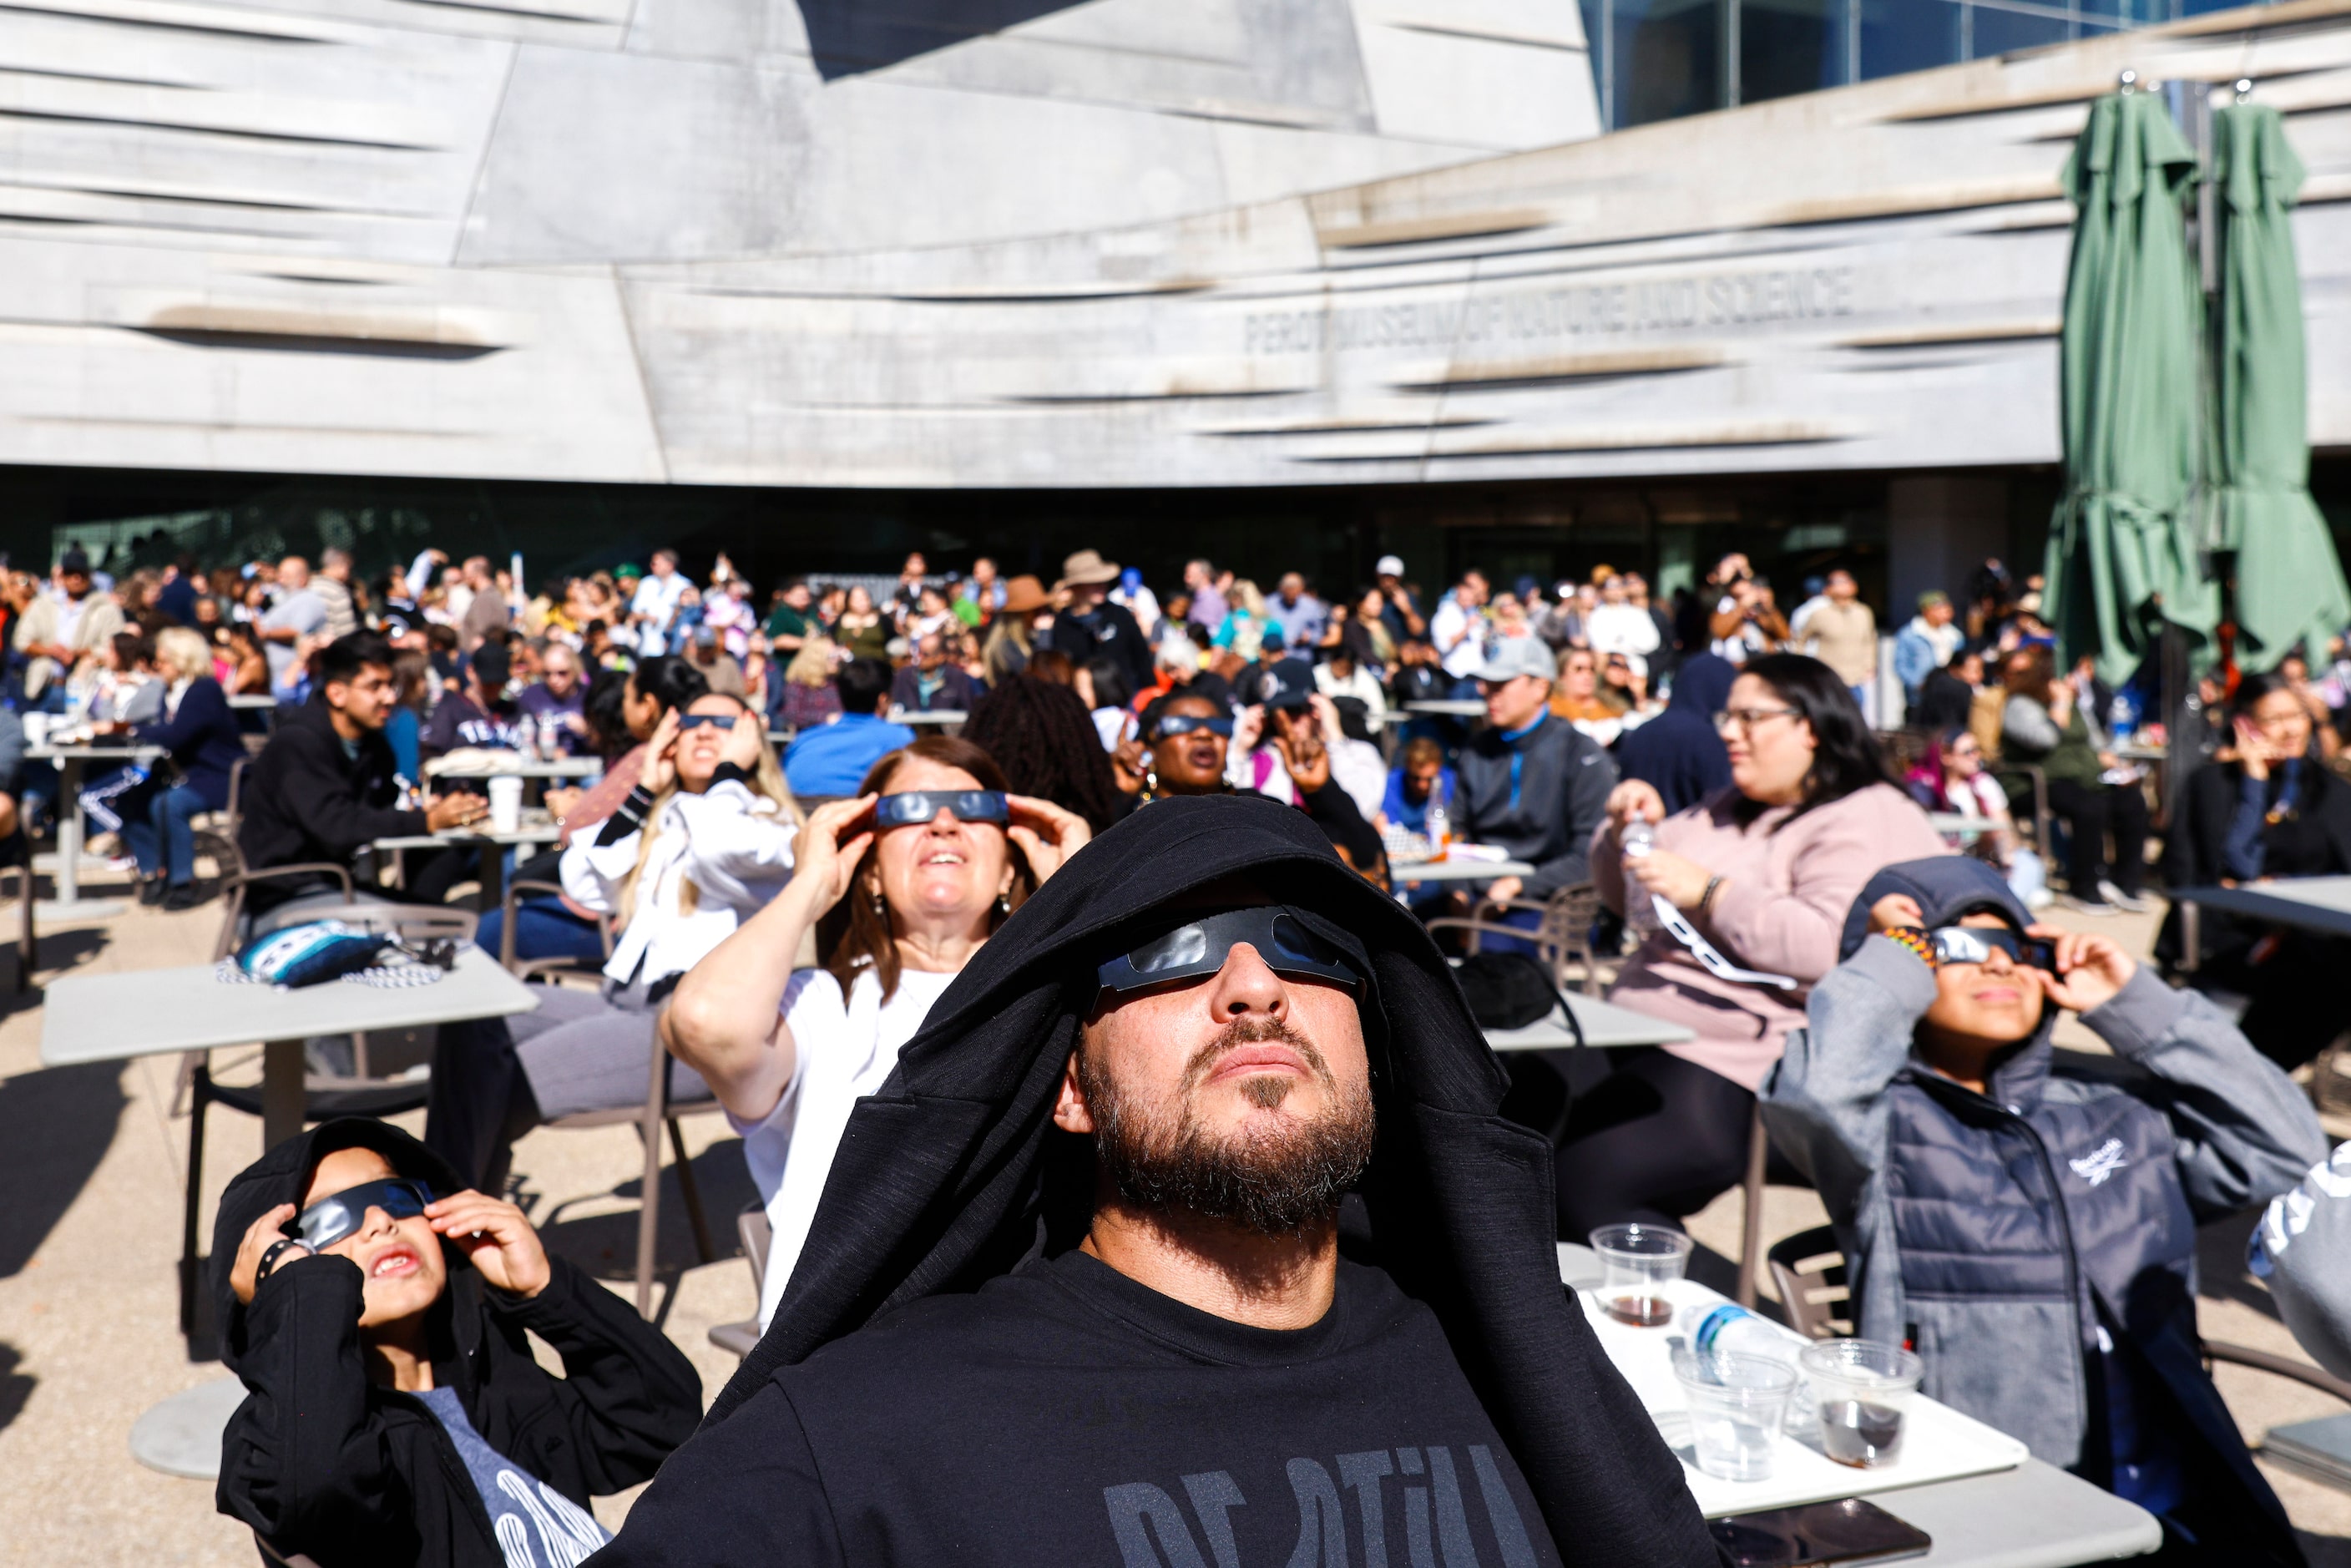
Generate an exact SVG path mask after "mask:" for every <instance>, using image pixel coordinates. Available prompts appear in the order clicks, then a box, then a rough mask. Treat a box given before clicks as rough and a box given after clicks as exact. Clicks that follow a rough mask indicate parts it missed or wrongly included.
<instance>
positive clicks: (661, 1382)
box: [212, 1118, 702, 1568]
mask: <svg viewBox="0 0 2351 1568" xmlns="http://www.w3.org/2000/svg"><path fill="white" fill-rule="evenodd" d="M352 1145H365V1146H367V1147H370V1148H373V1149H376V1150H379V1151H380V1152H381V1153H382V1154H383V1155H384V1156H385V1157H386V1158H387V1159H389V1160H390V1161H391V1162H392V1166H393V1168H394V1169H396V1170H398V1171H400V1172H401V1173H402V1175H404V1176H418V1177H421V1178H423V1180H424V1181H426V1182H427V1183H429V1184H430V1185H431V1186H432V1188H433V1190H434V1193H435V1194H436V1195H439V1194H444V1193H453V1192H455V1191H457V1190H458V1189H459V1185H460V1184H459V1182H458V1179H457V1176H456V1173H455V1171H453V1170H451V1169H450V1168H449V1167H448V1166H446V1165H445V1164H444V1163H443V1162H442V1160H441V1158H440V1156H438V1155H434V1154H433V1153H432V1152H431V1151H429V1150H428V1149H426V1148H425V1147H424V1145H422V1144H420V1143H418V1142H417V1141H416V1140H415V1139H413V1138H412V1137H410V1136H409V1135H408V1134H405V1133H402V1132H401V1131H400V1130H399V1129H398V1128H396V1127H392V1126H389V1125H387V1124H383V1123H381V1122H373V1121H363V1120H359V1119H356V1118H353V1119H346V1120H342V1121H336V1122H329V1123H328V1124H325V1125H323V1126H320V1127H318V1128H316V1129H314V1130H313V1131H311V1132H309V1133H308V1134H304V1135H303V1136H301V1137H298V1138H288V1139H287V1140H286V1142H284V1143H282V1144H280V1145H277V1147H276V1148H274V1149H272V1150H270V1151H269V1152H268V1153H267V1154H266V1155H263V1156H262V1157H261V1158H260V1160H258V1161H257V1162H256V1163H255V1164H254V1165H252V1166H249V1167H247V1168H246V1170H245V1171H244V1172H243V1173H242V1174H241V1175H239V1176H237V1177H236V1179H235V1181H233V1182H231V1183H230V1184H229V1188H228V1191H227V1192H226V1193H225V1195H224V1196H223V1197H222V1198H221V1207H220V1219H219V1222H218V1224H217V1225H216V1227H215V1228H214V1235H213V1252H212V1275H213V1279H212V1283H213V1291H214V1295H215V1297H216V1298H217V1301H218V1303H219V1310H220V1321H221V1322H223V1323H224V1324H225V1325H226V1329H225V1333H224V1334H223V1337H222V1350H221V1359H222V1360H223V1361H224V1362H225V1363H227V1364H228V1365H229V1366H230V1367H232V1368H233V1369H234V1370H235V1373H236V1375H237V1376H238V1377H240V1378H241V1379H243V1380H244V1383H245V1386H246V1400H245V1403H244V1404H243V1405H241V1406H237V1410H236V1414H235V1415H234V1416H231V1417H230V1418H229V1424H228V1428H227V1430H226V1431H225V1432H224V1433H223V1434H222V1437H221V1470H220V1484H219V1487H218V1490H217V1491H216V1492H215V1494H214V1496H215V1500H216V1501H217V1503H218V1506H219V1508H220V1511H222V1512H223V1513H225V1514H228V1515H230V1516H231V1517H233V1518H235V1519H238V1520H241V1521H244V1522H245V1523H246V1524H247V1525H249V1526H251V1527H252V1528H253V1530H254V1531H255V1532H256V1533H257V1534H259V1535H260V1536H262V1537H263V1538H264V1539H266V1541H268V1542H270V1544H271V1545H273V1546H274V1547H276V1548H277V1550H278V1551H279V1552H282V1553H288V1554H290V1553H293V1552H302V1553H306V1554H308V1556H310V1557H313V1558H315V1559H317V1560H318V1561H319V1563H327V1564H331V1565H332V1568H368V1565H371V1564H377V1563H382V1564H386V1565H390V1564H400V1565H402V1568H426V1565H435V1568H437V1565H440V1564H450V1565H453V1568H503V1565H504V1562H505V1559H504V1557H503V1555H502V1554H501V1553H500V1552H499V1549H498V1543H497V1540H496V1536H494V1535H493V1534H492V1533H491V1529H490V1517H489V1512H488V1511H487V1510H486V1508H484V1507H483V1505H482V1500H481V1496H480V1494H479V1493H478V1492H477V1491H475V1488H474V1483H473V1480H472V1479H470V1478H469V1477H468V1476H467V1474H466V1471H465V1462H464V1460H463V1459H461V1458H459V1457H458V1454H457V1449H456V1447H455V1444H453V1443H452V1442H451V1441H450V1440H449V1437H448V1435H447V1433H446V1432H445V1431H444V1430H443V1428H442V1427H441V1424H440V1423H439V1422H438V1421H437V1420H435V1419H434V1416H433V1415H432V1413H431V1412H430V1411H429V1410H427V1409H426V1408H425V1406H424V1405H423V1402H422V1401H420V1400H418V1399H416V1398H414V1397H413V1396H409V1395H405V1394H401V1393H397V1392H395V1391H393V1390H392V1389H389V1388H381V1387H378V1386H377V1385H374V1384H372V1383H371V1382H369V1381H368V1377H367V1374H366V1372H365V1370H364V1367H363V1363H362V1360H361V1353H360V1335H359V1316H360V1287H361V1284H362V1281H361V1279H360V1270H359V1269H358V1267H357V1266H356V1265H354V1264H352V1263H350V1261H348V1260H344V1259H340V1258H317V1259H308V1260H297V1261H295V1262H292V1263H288V1264H281V1265H280V1266H279V1267H278V1268H277V1270H275V1271H274V1272H272V1273H271V1274H270V1276H269V1277H268V1278H267V1279H266V1280H264V1281H262V1282H261V1287H260V1289H259V1290H257V1291H255V1292H254V1297H253V1302H252V1304H251V1305H250V1306H246V1305H245V1304H243V1303H241V1302H239V1301H237V1299H236V1297H235V1293H234V1292H233V1291H230V1289H229V1286H228V1275H229V1270H230V1268H231V1267H232V1265H233V1264H234V1263H235V1259H236V1250H237V1246H238V1243H239V1242H240V1241H241V1240H242V1239H244V1236H245V1232H246V1229H247V1228H249V1227H250V1226H251V1225H252V1224H253V1222H254V1220H255V1219H256V1218H259V1217H260V1216H261V1215H262V1214H263V1213H265V1212H266V1211H267V1210H268V1209H269V1208H270V1207H273V1206H275V1205H277V1204H279V1203H298V1202H300V1201H301V1192H302V1188H303V1186H304V1185H305V1184H306V1183H307V1182H308V1178H309V1172H310V1170H311V1168H312V1167H313V1166H315V1165H316V1164H317V1163H318V1161H319V1157H320V1156H321V1155H324V1154H326V1153H327V1152H328V1151H329V1150H331V1149H336V1148H346V1147H350V1146H352ZM442 1254H443V1256H444V1258H445V1259H446V1260H448V1264H449V1287H448V1290H447V1291H445V1292H444V1295H443V1297H442V1302H441V1312H440V1315H439V1316H438V1317H437V1320H436V1322H434V1342H435V1344H434V1357H433V1380H434V1384H435V1385H437V1386H441V1387H447V1388H455V1390H456V1391H457V1394H458V1397H459V1398H460V1400H462V1401H463V1403H464V1405H465V1415H466V1417H467V1418H468V1419H469V1420H471V1421H472V1423H473V1425H474V1427H475V1430H476V1431H478V1432H479V1433H480V1434H481V1435H482V1438H483V1440H484V1441H485V1442H486V1443H488V1444H489V1445H490V1447H492V1448H496V1450H497V1451H498V1452H499V1453H500V1454H503V1455H504V1456H505V1457H506V1458H508V1459H511V1460H513V1461H514V1462H515V1463H516V1464H517V1465H519V1466H521V1467H522V1468H523V1469H527V1470H528V1471H529V1472H530V1473H531V1474H533V1475H535V1476H537V1477H538V1479H540V1480H543V1481H545V1482H546V1483H547V1484H548V1485H549V1486H551V1487H553V1488H554V1489H555V1490H558V1491H559V1492H561V1493H562V1494H563V1495H564V1496H566V1497H568V1498H569V1499H571V1500H572V1501H574V1502H576V1503H579V1504H580V1505H581V1506H582V1507H583V1508H584V1507H585V1506H587V1502H588V1499H589V1497H590V1495H591V1494H597V1493H605V1492H616V1491H620V1490H623V1489H624V1488H627V1487H632V1486H634V1485H636V1484H637V1483H638V1482H639V1481H642V1480H645V1479H648V1478H650V1477H651V1476H652V1475H653V1471H654V1470H655V1469H657V1468H658V1467H659V1466H660V1464H661V1462H662V1460H663V1459H664V1458H666V1457H667V1456H668V1455H669V1453H670V1452H671V1451H672V1450H673V1449H674V1448H676V1447H677V1446H678V1445H679V1444H680V1443H682V1442H684V1440H685V1439H686V1437H688V1436H689V1435H691V1434H692V1432H693V1430H694V1426H695V1419H696V1417H697V1416H698V1415H699V1414H700V1412H701V1408H702V1382H701V1379H700V1378H699V1377H697V1376H696V1375H695V1370H694V1367H693V1364H691V1363H689V1362H688V1361H687V1360H686V1359H685V1357H684V1354H681V1353H680V1352H679V1350H678V1349H677V1347H676V1346H674V1345H673V1344H671V1343H669V1341H668V1340H666V1339H664V1338H663V1337H662V1335H661V1333H659V1331H657V1330H655V1329H654V1328H653V1327H652V1326H651V1325H649V1324H647V1323H646V1322H643V1320H641V1319H640V1318H639V1317H638V1316H637V1314H636V1313H635V1312H632V1311H631V1310H630V1308H629V1306H628V1303H627V1302H625V1301H622V1299H621V1298H620V1297H618V1296H616V1295H614V1294H612V1292H611V1291H607V1290H605V1289H604V1288H603V1287H602V1286H601V1285H599V1284H597V1283H596V1282H595V1281H592V1280H590V1279H589V1278H588V1277H587V1276H586V1275H585V1274H582V1273H581V1272H580V1270H578V1269H576V1268H574V1267H573V1266H572V1265H571V1264H569V1262H566V1261H565V1260H562V1259H560V1258H550V1259H549V1263H550V1264H552V1265H553V1268H554V1278H553V1279H552V1280H551V1281H549V1284H548V1287H547V1289H546V1290H544V1291H540V1292H539V1293H538V1295H537V1296H534V1297H531V1298H528V1299H527V1300H526V1299H524V1298H522V1297H518V1296H510V1295H507V1293H506V1292H504V1291H498V1290H496V1289H494V1288H492V1287H491V1286H490V1285H488V1284H487V1283H486V1281H484V1280H483V1279H482V1277H481V1276H480V1275H479V1274H477V1273H475V1271H474V1270H473V1269H472V1267H471V1266H470V1265H468V1264H467V1263H465V1260H464V1256H463V1254H462V1253H460V1252H459V1251H458V1250H457V1249H455V1248H454V1247H450V1246H447V1245H446V1244H444V1247H443V1249H442ZM526 1329H528V1330H529V1331H530V1332H531V1333H536V1334H537V1335H538V1337H539V1338H540V1339H542V1340H545V1341H546V1342H547V1343H549V1345H551V1346H553V1347H554V1349H555V1351H556V1354H559V1355H560V1356H561V1357H562V1358H563V1370H564V1375H563V1376H561V1377H555V1376H552V1375H549V1374H548V1373H547V1372H545V1371H543V1370H542V1369H541V1368H540V1367H539V1365H538V1362H537V1361H535V1360H534V1359H533V1358H532V1356H531V1351H530V1346H529V1344H528V1342H527V1341H526V1339H525V1338H524V1332H523V1331H525V1330H526Z"/></svg>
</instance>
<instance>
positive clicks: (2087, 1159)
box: [2065, 1138, 2130, 1186]
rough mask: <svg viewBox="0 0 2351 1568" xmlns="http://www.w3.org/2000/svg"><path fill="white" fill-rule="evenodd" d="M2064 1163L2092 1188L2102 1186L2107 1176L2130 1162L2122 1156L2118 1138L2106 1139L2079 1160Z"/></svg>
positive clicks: (2121, 1144) (2121, 1143)
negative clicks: (2071, 1167)
mask: <svg viewBox="0 0 2351 1568" xmlns="http://www.w3.org/2000/svg"><path fill="white" fill-rule="evenodd" d="M2065 1163H2066V1164H2067V1165H2069V1166H2073V1167H2074V1175H2075V1176H2080V1177H2081V1178H2082V1179H2083V1180H2084V1181H2086V1182H2088V1183H2089V1184H2090V1185H2091V1186H2101V1185H2103V1184H2104V1183H2105V1179H2106V1178H2107V1177H2108V1176H2112V1175H2114V1174H2115V1173H2116V1171H2118V1170H2120V1169H2122V1168H2123V1166H2126V1165H2128V1164H2130V1161H2129V1160H2127V1159H2126V1158H2125V1157H2124V1155H2123V1141H2122V1140H2121V1139H2120V1138H2108V1139H2107V1140H2106V1141H2105V1143H2103V1144H2100V1145H2098V1146H2097V1147H2096V1148H2095V1149H2092V1150H2091V1151H2090V1152H2089V1153H2088V1154H2086V1155H2083V1156H2082V1157H2081V1158H2080V1159H2078V1160H2067V1161H2066V1162H2065Z"/></svg>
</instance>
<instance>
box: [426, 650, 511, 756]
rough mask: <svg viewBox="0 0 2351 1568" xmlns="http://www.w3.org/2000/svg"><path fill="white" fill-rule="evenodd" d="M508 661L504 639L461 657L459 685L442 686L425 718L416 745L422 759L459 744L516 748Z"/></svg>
mask: <svg viewBox="0 0 2351 1568" xmlns="http://www.w3.org/2000/svg"><path fill="white" fill-rule="evenodd" d="M509 674H510V662H509V660H508V658H507V645H506V644H505V643H483V644H482V645H481V646H480V647H478V648H476V649H475V650H474V652H473V655H472V656H471V657H470V658H468V659H467V660H466V661H465V678H464V682H463V684H462V685H445V686H443V687H442V688H441V700H440V701H438V702H436V703H434V705H433V711H432V713H431V714H430V715H428V716H426V717H425V720H424V728H423V732H422V733H421V734H420V735H419V736H418V737H417V748H418V750H419V751H420V752H421V753H422V754H423V757H424V758H425V759H426V760H427V761H430V760H431V759H432V758H436V757H444V756H446V755H447V754H448V753H450V752H452V751H456V750H458V749H460V748H474V747H478V748H481V749H484V750H490V751H512V750H514V749H516V745H517V737H516V735H515V720H516V719H517V717H518V716H519V715H518V714H517V710H516V708H515V705H514V702H513V700H512V699H511V698H509V697H508V696H507V677H508V675H509Z"/></svg>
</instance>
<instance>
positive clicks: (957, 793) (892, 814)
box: [873, 789, 1012, 829]
mask: <svg viewBox="0 0 2351 1568" xmlns="http://www.w3.org/2000/svg"><path fill="white" fill-rule="evenodd" d="M941 811H953V812H954V813H955V814H956V821H958V822H994V823H995V824H996V825H997V826H998V827H999V828H1000V827H1003V826H1005V825H1006V824H1007V823H1008V822H1010V821H1012V802H1011V800H1009V799H1008V797H1007V796H1006V795H1005V793H1004V791H1003V790H1001V789H906V790H902V791H900V792H899V793H898V794H895V795H884V796H883V797H882V798H881V799H880V800H876V801H874V802H873V826H874V827H875V828H877V829H883V828H912V827H919V826H920V825H921V824H923V823H925V822H928V821H935V820H936V819H937V817H938V814H939V813H940V812H941Z"/></svg>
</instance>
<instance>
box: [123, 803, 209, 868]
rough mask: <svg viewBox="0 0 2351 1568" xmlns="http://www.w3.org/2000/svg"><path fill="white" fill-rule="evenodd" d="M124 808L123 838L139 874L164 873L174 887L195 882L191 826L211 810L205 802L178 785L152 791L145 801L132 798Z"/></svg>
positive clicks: (194, 854)
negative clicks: (127, 844)
mask: <svg viewBox="0 0 2351 1568" xmlns="http://www.w3.org/2000/svg"><path fill="white" fill-rule="evenodd" d="M121 805H122V806H123V808H124V810H123V813H122V837H123V839H124V840H125V841H128V842H129V844H130V845H131V855H132V857H133V858H134V859H136V860H137V861H138V862H139V874H140V875H141V876H153V875H154V874H155V873H156V872H157V871H158V870H159V869H161V870H162V871H164V873H165V875H164V881H165V882H166V883H168V884H169V885H171V886H172V887H180V886H183V885H184V884H185V883H190V882H193V880H195V875H196V833H195V830H194V829H193V828H192V827H190V826H189V825H188V824H189V821H191V820H192V819H193V818H195V817H199V816H202V815H203V814H204V812H205V811H206V810H209V809H210V808H208V807H207V806H205V804H204V797H203V796H202V795H200V794H198V793H197V792H196V791H195V790H194V789H191V788H189V787H188V786H187V785H185V784H175V785H173V786H172V788H171V789H151V790H148V791H146V792H145V793H144V797H143V798H140V797H132V798H131V799H128V800H123V801H122V802H121Z"/></svg>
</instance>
